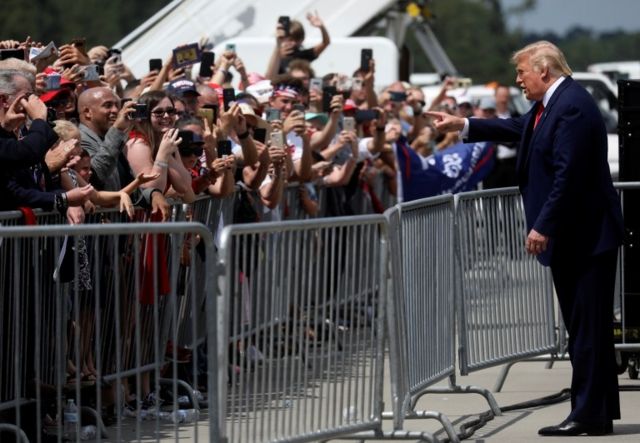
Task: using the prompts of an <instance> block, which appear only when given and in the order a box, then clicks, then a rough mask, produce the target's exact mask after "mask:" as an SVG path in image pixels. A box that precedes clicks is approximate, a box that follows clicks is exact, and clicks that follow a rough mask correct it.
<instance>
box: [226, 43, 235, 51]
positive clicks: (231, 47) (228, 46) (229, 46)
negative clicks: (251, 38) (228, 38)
mask: <svg viewBox="0 0 640 443" xmlns="http://www.w3.org/2000/svg"><path fill="white" fill-rule="evenodd" d="M224 50H225V51H229V52H236V44H235V43H227V44H226V45H225V46H224Z"/></svg>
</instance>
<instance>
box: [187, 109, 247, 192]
mask: <svg viewBox="0 0 640 443" xmlns="http://www.w3.org/2000/svg"><path fill="white" fill-rule="evenodd" d="M176 127H177V128H178V129H180V134H185V136H182V135H181V136H180V138H181V139H182V141H181V142H180V146H179V147H178V149H179V152H180V157H181V158H182V164H183V165H184V166H185V168H187V169H188V170H189V172H190V173H191V179H192V182H191V187H192V188H193V190H194V192H195V193H196V194H200V193H202V192H204V193H205V194H208V195H211V196H212V197H217V198H224V197H227V196H229V195H231V194H233V192H234V190H235V177H234V171H235V161H236V159H235V156H234V155H233V154H232V155H229V156H227V158H220V157H218V156H217V153H216V143H217V137H216V135H215V132H216V130H217V128H216V127H215V126H213V125H212V126H209V124H208V122H207V121H206V119H198V118H196V117H186V118H181V119H179V120H178V122H177V123H176ZM185 139H187V140H185ZM189 139H190V140H189ZM203 154H204V155H203Z"/></svg>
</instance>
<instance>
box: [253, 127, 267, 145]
mask: <svg viewBox="0 0 640 443" xmlns="http://www.w3.org/2000/svg"><path fill="white" fill-rule="evenodd" d="M253 139H254V140H255V141H257V142H260V143H264V142H265V141H266V140H267V129H266V128H254V129H253Z"/></svg>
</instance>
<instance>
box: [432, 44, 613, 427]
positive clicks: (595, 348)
mask: <svg viewBox="0 0 640 443" xmlns="http://www.w3.org/2000/svg"><path fill="white" fill-rule="evenodd" d="M512 61H513V62H514V64H515V65H516V73H517V77H516V82H517V83H518V85H519V86H520V87H521V88H522V89H523V91H524V93H525V95H526V97H527V98H528V99H529V100H533V101H535V102H536V104H535V105H534V106H533V108H532V109H531V110H530V111H529V112H528V113H527V114H525V115H523V116H521V117H517V118H510V119H504V120H503V119H493V120H481V119H461V118H458V117H454V116H450V115H448V114H442V113H435V112H434V113H430V115H431V116H432V117H434V119H435V120H436V121H435V125H436V128H437V129H438V130H441V131H456V130H458V131H462V134H461V135H462V136H463V137H464V136H466V137H467V138H468V140H469V141H476V140H478V141H479V140H493V141H500V142H519V144H520V148H519V151H518V158H517V172H518V184H519V187H520V191H521V194H522V199H523V202H524V207H525V215H526V219H527V229H528V236H527V239H526V244H525V245H526V249H527V251H528V252H529V253H531V254H535V255H536V256H537V258H538V261H539V262H540V263H542V264H543V265H545V266H551V271H552V274H553V280H554V285H555V288H556V293H557V296H558V300H559V303H560V309H561V311H562V315H563V318H564V322H565V324H566V326H567V330H568V332H569V355H570V357H571V363H572V366H573V374H572V380H571V413H570V414H569V416H568V417H567V419H566V420H565V421H563V422H562V423H560V424H559V425H557V426H548V427H545V428H542V429H540V431H539V432H538V433H539V434H540V435H545V436H549V435H553V436H573V435H581V434H589V435H604V434H609V433H611V432H612V431H613V426H612V420H616V419H619V418H620V403H619V394H618V379H617V373H616V366H615V355H614V344H613V324H612V320H613V293H614V285H615V272H616V259H617V255H616V251H617V248H618V246H619V245H620V244H621V242H622V237H623V223H622V212H621V208H620V202H619V199H618V196H617V194H616V192H615V190H614V188H613V184H612V181H611V175H610V172H609V166H608V163H607V133H606V130H605V125H604V122H603V121H602V117H601V115H600V112H599V111H598V108H597V106H596V104H595V102H594V101H593V99H592V98H591V96H590V95H589V93H588V92H587V91H586V90H585V89H584V88H582V87H581V86H580V85H578V84H577V83H576V82H575V81H574V80H573V79H572V78H571V70H570V68H569V66H568V65H567V62H566V60H565V57H564V55H563V54H562V52H561V51H560V50H559V49H558V48H557V47H556V46H555V45H553V44H551V43H549V42H545V41H541V42H536V43H532V44H531V45H529V46H527V47H525V48H523V49H522V50H520V51H518V52H516V53H515V54H514V56H513V60H512Z"/></svg>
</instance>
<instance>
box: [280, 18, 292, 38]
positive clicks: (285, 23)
mask: <svg viewBox="0 0 640 443" xmlns="http://www.w3.org/2000/svg"><path fill="white" fill-rule="evenodd" d="M278 23H280V25H281V26H282V29H283V30H284V35H286V36H288V35H289V30H290V28H291V18H290V17H289V16H288V15H281V16H280V17H278Z"/></svg>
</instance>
